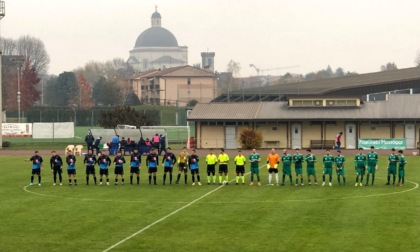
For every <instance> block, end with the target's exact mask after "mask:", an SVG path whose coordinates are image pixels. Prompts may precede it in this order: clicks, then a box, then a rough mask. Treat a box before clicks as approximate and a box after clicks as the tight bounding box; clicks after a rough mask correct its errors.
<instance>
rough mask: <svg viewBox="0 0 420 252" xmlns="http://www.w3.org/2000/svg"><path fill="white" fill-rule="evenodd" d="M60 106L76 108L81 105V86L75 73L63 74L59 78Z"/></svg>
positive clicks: (58, 93)
mask: <svg viewBox="0 0 420 252" xmlns="http://www.w3.org/2000/svg"><path fill="white" fill-rule="evenodd" d="M57 85H58V87H57V95H58V96H59V97H60V104H59V106H66V107H69V106H70V107H76V106H77V105H78V104H79V97H80V92H79V85H78V84H77V79H76V75H75V74H74V73H73V72H63V73H61V74H60V75H59V76H58V78H57Z"/></svg>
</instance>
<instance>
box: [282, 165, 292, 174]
mask: <svg viewBox="0 0 420 252" xmlns="http://www.w3.org/2000/svg"><path fill="white" fill-rule="evenodd" d="M283 175H289V176H290V175H292V169H291V168H290V167H283Z"/></svg>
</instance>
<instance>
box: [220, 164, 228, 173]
mask: <svg viewBox="0 0 420 252" xmlns="http://www.w3.org/2000/svg"><path fill="white" fill-rule="evenodd" d="M223 172H226V173H227V172H228V166H227V164H220V165H219V173H223Z"/></svg>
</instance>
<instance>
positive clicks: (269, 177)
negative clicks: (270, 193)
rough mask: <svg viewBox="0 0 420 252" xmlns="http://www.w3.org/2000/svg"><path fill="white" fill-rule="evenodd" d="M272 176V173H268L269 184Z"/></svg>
mask: <svg viewBox="0 0 420 252" xmlns="http://www.w3.org/2000/svg"><path fill="white" fill-rule="evenodd" d="M272 178H273V174H271V173H270V174H268V183H269V184H271V179H272Z"/></svg>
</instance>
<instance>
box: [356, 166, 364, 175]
mask: <svg viewBox="0 0 420 252" xmlns="http://www.w3.org/2000/svg"><path fill="white" fill-rule="evenodd" d="M356 175H357V176H359V175H361V176H363V175H365V168H357V169H356Z"/></svg>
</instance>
